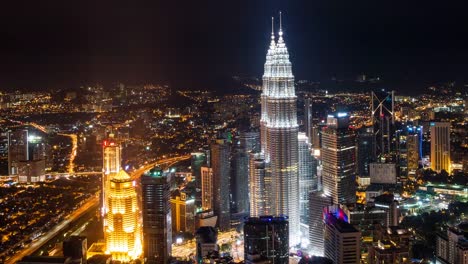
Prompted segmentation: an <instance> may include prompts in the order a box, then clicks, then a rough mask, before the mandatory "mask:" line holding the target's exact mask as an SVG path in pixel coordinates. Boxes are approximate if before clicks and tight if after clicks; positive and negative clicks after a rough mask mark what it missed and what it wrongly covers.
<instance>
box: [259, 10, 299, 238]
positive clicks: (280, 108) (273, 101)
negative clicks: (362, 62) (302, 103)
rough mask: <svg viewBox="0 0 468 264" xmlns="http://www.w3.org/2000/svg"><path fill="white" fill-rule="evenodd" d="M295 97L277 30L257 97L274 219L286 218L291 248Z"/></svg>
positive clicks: (295, 201) (295, 210)
mask: <svg viewBox="0 0 468 264" xmlns="http://www.w3.org/2000/svg"><path fill="white" fill-rule="evenodd" d="M296 101H297V97H296V94H295V91H294V76H293V74H292V71H291V62H290V61H289V53H288V49H287V48H286V44H285V43H284V40H283V30H282V27H281V13H280V29H279V39H278V43H275V37H274V33H273V32H272V36H271V44H270V48H269V50H268V53H267V56H266V62H265V72H264V75H263V91H262V95H261V104H262V107H261V109H262V115H261V126H260V129H261V142H262V148H261V149H262V152H263V153H264V155H265V162H266V163H267V170H268V171H267V172H268V173H270V176H271V182H272V189H271V190H272V191H271V194H272V199H270V204H271V205H272V206H274V208H273V210H272V213H273V214H274V215H287V216H288V217H289V227H290V228H289V234H290V241H291V244H295V243H296V242H297V241H295V238H299V237H300V236H299V228H300V224H299V181H298V141H297V135H298V128H299V127H298V124H297V106H296Z"/></svg>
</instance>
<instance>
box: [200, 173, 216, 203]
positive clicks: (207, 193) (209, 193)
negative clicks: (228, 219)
mask: <svg viewBox="0 0 468 264" xmlns="http://www.w3.org/2000/svg"><path fill="white" fill-rule="evenodd" d="M200 174H201V206H202V209H203V210H212V209H213V169H212V168H209V167H201V168H200Z"/></svg>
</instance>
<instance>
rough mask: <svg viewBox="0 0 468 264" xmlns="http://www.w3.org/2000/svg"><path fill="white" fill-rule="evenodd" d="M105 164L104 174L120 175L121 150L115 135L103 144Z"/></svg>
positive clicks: (111, 135)
mask: <svg viewBox="0 0 468 264" xmlns="http://www.w3.org/2000/svg"><path fill="white" fill-rule="evenodd" d="M102 153H103V158H102V160H103V162H104V167H103V170H104V174H106V175H108V174H112V173H118V172H119V171H120V158H121V149H120V144H118V143H117V142H116V140H115V139H114V136H113V134H110V135H109V138H108V139H107V140H104V143H103V152H102Z"/></svg>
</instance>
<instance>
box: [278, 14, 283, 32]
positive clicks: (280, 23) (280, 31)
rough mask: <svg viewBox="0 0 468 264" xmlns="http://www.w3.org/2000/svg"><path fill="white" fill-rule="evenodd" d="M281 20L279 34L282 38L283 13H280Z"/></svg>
mask: <svg viewBox="0 0 468 264" xmlns="http://www.w3.org/2000/svg"><path fill="white" fill-rule="evenodd" d="M279 19H280V28H279V34H280V36H281V35H283V20H282V16H281V11H279Z"/></svg>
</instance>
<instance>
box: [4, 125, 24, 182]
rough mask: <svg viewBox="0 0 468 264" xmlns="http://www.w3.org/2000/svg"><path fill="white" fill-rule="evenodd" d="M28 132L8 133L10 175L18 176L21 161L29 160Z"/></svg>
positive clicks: (16, 131) (21, 130)
mask: <svg viewBox="0 0 468 264" xmlns="http://www.w3.org/2000/svg"><path fill="white" fill-rule="evenodd" d="M28 149H29V146H28V130H27V129H19V130H15V131H10V132H8V174H9V175H17V174H18V167H19V163H20V161H26V160H29V151H28Z"/></svg>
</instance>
